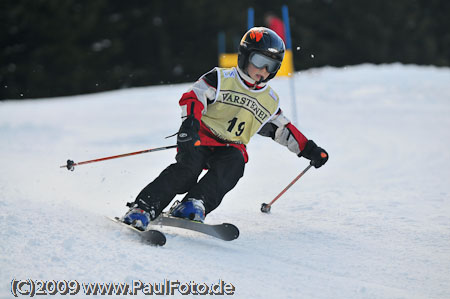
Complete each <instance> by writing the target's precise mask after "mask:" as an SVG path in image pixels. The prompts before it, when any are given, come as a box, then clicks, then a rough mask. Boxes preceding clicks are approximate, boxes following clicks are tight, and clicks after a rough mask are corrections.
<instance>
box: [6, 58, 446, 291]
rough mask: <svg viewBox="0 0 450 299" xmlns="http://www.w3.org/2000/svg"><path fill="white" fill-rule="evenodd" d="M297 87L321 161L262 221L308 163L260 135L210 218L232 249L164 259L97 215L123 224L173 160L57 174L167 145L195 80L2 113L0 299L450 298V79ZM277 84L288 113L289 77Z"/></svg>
mask: <svg viewBox="0 0 450 299" xmlns="http://www.w3.org/2000/svg"><path fill="white" fill-rule="evenodd" d="M295 80H296V92H297V96H296V97H297V100H298V115H299V120H300V121H299V124H297V125H298V127H299V128H300V129H301V130H302V131H303V133H305V135H306V136H307V137H309V138H311V139H314V140H315V141H316V143H318V144H319V145H321V146H323V147H324V148H325V149H326V150H327V151H328V152H329V154H330V160H329V163H328V164H327V165H326V166H324V167H323V168H320V169H311V170H310V171H309V172H308V173H307V174H305V176H304V177H303V178H302V179H301V180H300V181H299V182H298V183H297V184H295V185H294V186H293V187H292V188H291V189H290V190H289V191H288V192H287V193H286V194H285V195H284V196H283V197H282V198H281V199H280V200H279V201H278V202H277V203H276V204H275V205H274V206H273V207H272V213H271V214H263V213H261V212H260V211H259V208H260V205H261V203H263V202H269V201H270V200H271V199H273V198H274V197H275V196H276V195H277V194H278V193H279V192H280V191H281V190H282V189H283V188H284V187H285V186H286V185H287V184H288V183H289V182H290V181H291V180H292V179H293V178H294V177H295V176H296V175H297V174H298V173H299V172H300V171H301V170H302V169H303V168H304V167H306V166H307V161H306V160H304V159H298V158H296V157H295V155H293V154H292V153H290V152H289V151H288V150H287V149H286V148H283V147H282V146H280V145H278V144H276V143H275V142H273V141H272V140H270V139H267V138H263V137H260V136H257V137H255V138H254V139H253V140H252V142H251V143H250V145H249V153H250V161H249V163H248V164H247V168H246V174H245V176H244V178H243V179H242V180H241V181H240V183H239V184H238V186H237V187H236V189H235V190H233V191H232V192H231V193H229V194H228V196H227V197H226V199H225V200H224V203H223V204H222V205H221V206H220V207H219V208H218V209H217V210H216V211H215V212H214V213H213V214H211V215H209V216H208V218H207V222H210V223H216V222H231V223H234V224H236V225H237V226H238V227H239V228H240V232H241V235H240V237H239V239H238V240H235V241H232V242H223V241H219V240H215V239H212V238H210V237H206V236H202V235H199V234H195V233H189V232H184V231H179V230H174V229H172V230H170V231H169V233H168V234H167V238H168V240H167V244H166V246H164V247H163V248H154V247H150V246H148V245H145V244H142V243H140V242H139V240H137V239H136V238H135V236H134V235H132V234H130V233H129V232H128V231H124V230H123V229H120V228H119V227H118V226H117V225H116V224H114V223H111V222H109V221H108V220H107V219H106V218H104V215H109V216H115V215H122V214H123V213H124V212H125V211H126V208H125V206H124V205H125V203H126V202H127V201H131V200H133V199H134V197H135V196H136V195H137V193H138V192H139V191H140V190H141V188H142V187H144V186H145V185H146V184H147V183H148V182H149V181H150V180H152V179H153V178H154V177H155V176H156V175H158V174H159V172H160V171H161V170H162V169H163V168H164V167H166V166H167V165H168V164H169V163H172V162H173V161H174V153H175V151H174V150H168V151H164V152H157V153H150V154H145V155H140V156H135V157H129V158H123V159H117V160H112V161H106V162H101V163H96V164H90V165H84V166H80V167H78V168H76V169H75V171H74V172H69V171H67V169H60V168H59V166H60V165H63V164H65V161H66V160H67V159H68V158H70V159H73V160H75V161H83V160H89V159H93V158H99V157H104V156H109V155H115V154H120V153H127V152H133V151H137V150H143V149H147V148H152V147H157V146H163V145H170V144H173V143H175V141H174V139H173V138H172V139H169V140H166V139H164V137H165V136H167V135H170V134H172V133H174V132H176V131H177V129H178V126H179V115H180V112H179V108H178V99H179V97H180V95H181V93H182V92H184V91H185V90H186V89H187V88H188V87H189V85H190V84H183V85H173V86H159V87H149V88H136V89H127V90H121V91H114V92H106V93H100V94H94V95H83V96H76V97H65V98H59V99H42V100H33V101H18V102H16V101H6V102H0V137H1V139H0V165H1V167H0V220H1V221H0V225H1V226H0V237H1V242H0V253H1V255H0V269H1V271H0V283H1V284H0V297H1V298H11V297H12V294H11V291H10V289H11V281H12V280H13V279H16V280H26V279H31V280H33V281H41V280H42V281H51V280H55V281H63V280H66V281H70V280H76V281H78V282H79V283H80V284H82V283H87V282H117V283H122V282H128V283H131V282H132V281H133V280H135V281H138V280H140V281H142V282H145V283H163V282H164V281H165V280H171V281H179V282H180V283H181V284H191V285H192V284H193V283H194V284H195V283H197V284H203V283H206V284H208V285H211V284H214V283H217V282H219V280H223V281H224V282H226V283H229V284H232V285H233V286H234V287H235V294H234V296H230V297H233V298H450V187H449V183H450V181H449V178H450V151H449V146H450V84H449V83H450V69H448V68H435V67H417V66H404V65H399V64H394V65H385V66H373V65H361V66H355V67H347V68H338V69H336V68H321V69H315V70H311V71H307V72H301V73H298V74H297V75H296V78H295ZM272 86H273V87H274V88H275V89H276V90H277V91H278V93H279V94H280V95H281V96H282V98H283V101H284V105H282V106H283V108H284V110H285V111H286V112H287V114H288V115H291V113H289V110H290V108H291V105H290V92H289V84H288V81H287V80H286V79H275V80H273V83H272ZM24 290H25V291H26V290H27V288H26V287H25V288H24ZM25 293H26V292H25ZM138 294H141V295H140V296H143V295H142V293H138ZM140 296H139V295H137V296H129V298H138V297H140ZM19 297H20V296H19ZM22 297H28V296H26V295H24V296H22ZM65 297H67V296H65ZM78 297H85V294H84V293H83V288H81V290H80V291H79V293H78ZM86 297H87V296H86ZM106 297H111V296H106ZM169 297H174V298H175V297H181V295H180V294H179V293H175V295H174V296H169ZM185 297H186V296H184V297H183V298H185ZM195 297H196V298H198V297H202V296H195Z"/></svg>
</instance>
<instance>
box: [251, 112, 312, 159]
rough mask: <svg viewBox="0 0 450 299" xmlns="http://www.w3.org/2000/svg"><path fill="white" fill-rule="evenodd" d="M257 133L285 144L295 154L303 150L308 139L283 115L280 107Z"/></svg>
mask: <svg viewBox="0 0 450 299" xmlns="http://www.w3.org/2000/svg"><path fill="white" fill-rule="evenodd" d="M258 134H259V135H262V136H266V137H271V138H272V139H273V140H275V141H276V142H278V143H279V144H281V145H284V146H286V147H287V148H288V149H289V150H290V151H291V152H293V153H295V154H296V155H297V156H298V155H300V153H301V151H302V150H304V148H305V146H306V142H308V139H307V138H306V137H305V135H303V134H302V132H300V131H299V130H298V129H297V128H296V127H295V126H294V125H293V124H292V123H291V122H290V120H289V119H288V118H287V117H286V116H284V114H283V112H282V111H281V109H279V110H278V112H277V113H276V114H275V116H274V117H273V118H272V119H271V120H270V121H269V122H267V123H266V124H265V125H264V126H263V127H262V128H261V129H260V130H259V132H258Z"/></svg>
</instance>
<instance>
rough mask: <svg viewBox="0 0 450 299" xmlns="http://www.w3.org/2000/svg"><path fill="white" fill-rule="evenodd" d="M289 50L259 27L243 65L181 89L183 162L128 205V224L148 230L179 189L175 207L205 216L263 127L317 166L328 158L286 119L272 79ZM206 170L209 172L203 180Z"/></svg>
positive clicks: (243, 53)
mask: <svg viewBox="0 0 450 299" xmlns="http://www.w3.org/2000/svg"><path fill="white" fill-rule="evenodd" d="M284 53H285V45H284V42H283V40H282V39H281V38H280V37H279V36H278V35H277V34H276V33H275V32H274V31H272V30H270V29H268V28H265V27H254V28H252V29H250V30H249V31H247V32H246V33H245V34H244V36H243V38H242V40H241V42H240V45H239V51H238V65H237V66H236V67H233V68H219V67H216V68H214V69H213V70H211V71H210V72H208V73H206V74H204V75H203V76H202V77H201V78H200V79H199V80H198V81H197V82H196V83H194V84H193V86H192V87H191V88H190V89H189V90H188V91H187V92H186V93H184V94H183V95H182V97H181V99H180V101H179V104H180V106H181V110H182V119H183V121H182V124H181V127H180V129H179V131H178V133H177V145H178V152H177V154H176V157H175V159H176V163H174V164H171V165H169V166H168V167H167V168H166V169H164V170H163V171H162V172H161V174H160V175H159V176H158V177H157V178H156V179H154V180H153V181H152V182H151V183H150V184H148V185H147V186H146V187H145V188H144V189H143V190H142V191H141V192H140V193H139V195H138V196H137V198H136V200H135V201H134V202H133V203H128V204H127V205H128V207H129V210H128V212H127V213H126V214H125V215H124V216H123V217H122V220H123V221H124V222H125V223H128V224H131V225H133V226H135V227H136V228H138V229H140V230H145V229H146V228H147V226H148V224H149V223H150V221H152V220H154V219H155V218H157V217H158V215H159V214H160V213H161V212H162V211H163V210H164V209H165V208H166V207H167V206H168V205H169V204H170V203H171V202H172V200H173V199H174V197H175V196H176V195H177V194H185V193H186V196H185V197H184V199H183V200H182V201H181V202H179V203H175V204H174V205H173V206H172V208H171V211H170V214H171V215H172V216H175V217H181V218H187V219H190V220H194V221H199V222H203V221H204V219H205V216H206V215H208V214H209V213H211V212H212V211H213V210H214V209H216V208H217V207H218V206H219V205H220V203H221V201H222V199H223V198H224V196H225V194H227V193H228V192H229V191H230V190H232V189H233V188H234V187H235V186H236V184H237V182H238V181H239V179H240V178H241V177H242V176H243V174H244V168H245V164H246V163H247V161H248V154H247V150H246V145H247V143H248V142H249V141H250V139H251V137H252V136H254V135H255V134H256V133H258V134H260V135H262V136H267V137H271V138H272V139H273V140H275V141H276V142H278V143H280V144H282V145H284V146H286V147H287V148H288V149H289V150H290V151H291V152H293V153H294V154H296V155H297V156H298V157H304V158H306V159H308V160H310V161H311V164H312V165H314V166H315V167H316V168H319V167H321V166H322V165H323V164H325V163H326V162H327V160H328V153H327V152H326V151H325V150H324V149H323V148H321V147H318V146H317V145H316V144H315V143H314V141H312V140H308V139H307V138H306V137H305V136H304V135H303V134H302V133H301V132H300V131H299V130H298V129H297V128H296V127H295V126H294V125H293V124H292V123H291V122H290V121H289V119H287V118H286V116H285V115H284V114H283V111H282V110H281V108H280V105H279V98H278V95H277V94H276V93H275V91H274V90H273V89H272V88H271V87H270V86H269V85H268V84H267V82H268V81H269V80H271V79H272V78H274V77H275V75H276V74H277V72H278V70H279V68H280V65H281V62H282V61H283V58H284ZM204 169H206V170H207V172H206V174H205V175H204V176H203V177H202V178H201V179H200V180H198V178H199V176H200V174H201V173H202V171H203V170H204Z"/></svg>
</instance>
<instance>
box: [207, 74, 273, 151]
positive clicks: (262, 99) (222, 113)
mask: <svg viewBox="0 0 450 299" xmlns="http://www.w3.org/2000/svg"><path fill="white" fill-rule="evenodd" d="M216 69H217V92H216V98H215V101H214V102H213V103H212V104H209V105H208V107H207V109H206V113H205V114H204V115H203V116H202V122H203V123H204V124H205V125H206V126H207V127H208V128H209V129H210V130H211V131H212V132H213V133H214V134H215V135H216V136H217V137H219V138H220V139H222V140H224V141H229V142H231V143H243V144H247V143H248V142H249V141H250V138H251V137H252V136H253V135H254V134H255V133H257V132H258V130H259V129H260V128H261V127H262V126H263V125H264V124H265V123H266V122H267V121H269V120H270V119H271V118H272V116H273V115H274V114H275V113H276V112H277V111H278V107H279V98H278V95H277V94H276V93H275V92H274V91H273V89H272V88H270V86H268V85H266V86H265V87H263V88H262V89H258V90H250V89H249V88H248V87H247V86H246V85H245V83H244V82H242V80H241V79H240V78H239V75H238V73H237V70H236V69H235V68H216Z"/></svg>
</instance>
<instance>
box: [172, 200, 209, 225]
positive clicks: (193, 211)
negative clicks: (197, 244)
mask: <svg viewBox="0 0 450 299" xmlns="http://www.w3.org/2000/svg"><path fill="white" fill-rule="evenodd" d="M170 215H171V216H173V217H178V218H184V219H189V220H192V221H197V222H201V223H203V222H204V221H205V206H204V205H203V201H202V200H200V199H195V198H189V199H187V200H185V201H182V202H178V203H177V202H176V203H175V204H174V207H173V208H172V209H171V211H170Z"/></svg>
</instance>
